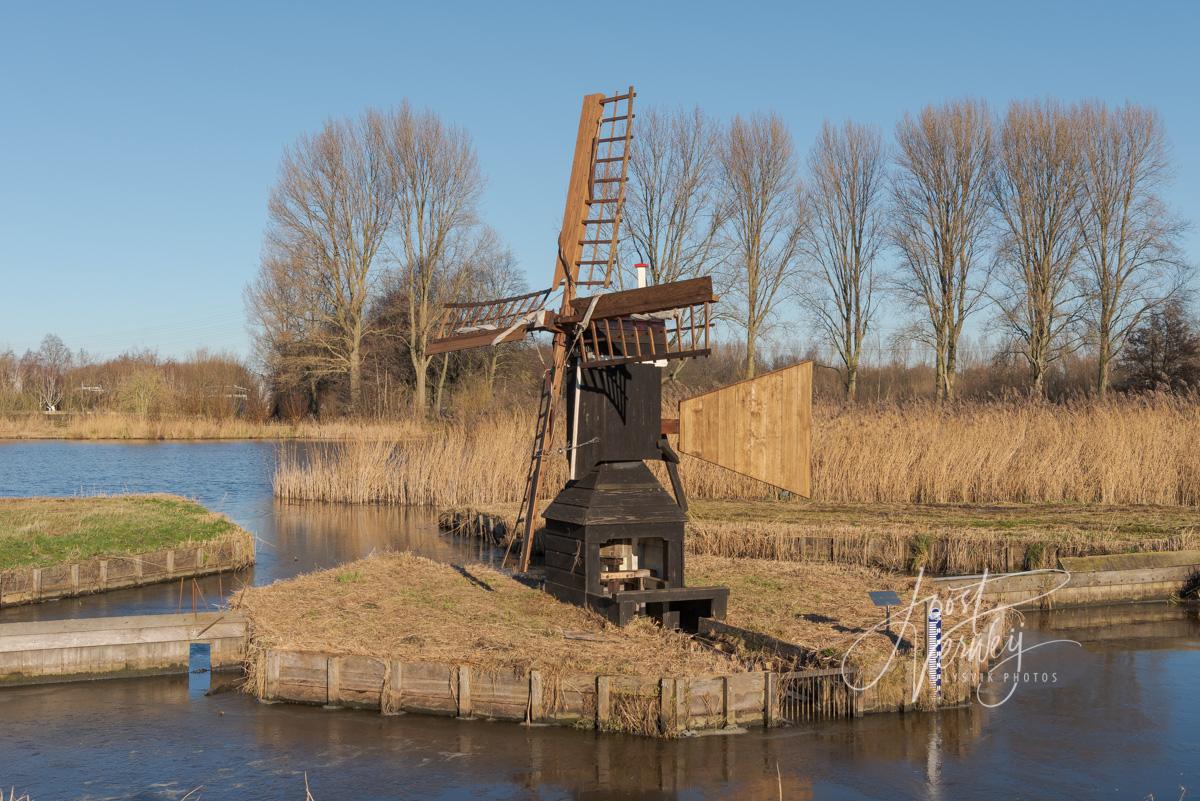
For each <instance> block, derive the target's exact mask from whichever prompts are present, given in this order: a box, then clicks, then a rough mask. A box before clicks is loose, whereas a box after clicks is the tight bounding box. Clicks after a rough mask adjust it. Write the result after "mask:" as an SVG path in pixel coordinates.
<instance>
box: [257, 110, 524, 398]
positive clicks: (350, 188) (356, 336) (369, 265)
mask: <svg viewBox="0 0 1200 801" xmlns="http://www.w3.org/2000/svg"><path fill="white" fill-rule="evenodd" d="M483 185H484V180H483V174H482V171H481V170H480V167H479V164H478V160H477V158H476V155H475V150H474V147H473V145H472V143H471V140H470V137H469V136H468V135H467V133H466V132H465V131H463V130H461V129H459V128H455V127H453V126H449V125H446V124H445V123H443V122H442V120H441V119H440V118H439V117H438V116H437V115H436V114H434V113H433V112H430V111H423V112H422V111H416V110H414V109H413V108H412V107H410V106H409V105H408V104H407V103H406V104H404V105H401V106H399V107H398V108H396V109H393V110H391V111H386V112H384V111H368V112H366V113H365V114H363V115H362V116H361V117H360V118H359V119H356V120H349V121H345V120H334V121H329V122H327V123H326V124H325V126H324V127H323V128H322V129H321V131H319V132H318V133H316V134H315V135H311V136H304V137H301V138H300V139H299V140H298V141H297V142H296V144H295V145H294V146H292V147H291V148H289V149H287V150H286V151H285V153H284V156H283V160H282V163H281V165H280V171H279V177H278V180H277V182H276V185H275V188H274V190H273V192H272V193H271V199H270V204H269V209H268V214H269V223H268V229H267V234H266V246H265V255H264V257H263V261H262V266H261V268H260V271H259V275H258V277H257V279H256V280H255V281H254V282H253V284H252V285H251V286H250V287H249V289H248V290H247V304H248V308H249V311H250V314H251V317H252V319H253V320H254V321H255V323H256V324H257V327H258V331H259V339H258V341H259V347H260V354H259V355H260V357H261V359H262V361H263V362H264V363H265V365H266V367H267V370H268V372H269V374H270V375H271V376H272V379H273V381H274V382H275V384H276V386H279V385H281V384H282V385H284V386H287V385H303V384H308V385H310V386H312V387H315V386H316V385H317V384H318V383H319V382H321V381H322V379H325V378H328V377H330V376H337V377H344V379H345V382H346V385H347V392H348V397H349V406H350V409H351V410H354V411H361V410H362V405H363V372H364V360H365V347H366V344H367V343H368V342H369V341H371V340H372V339H373V338H374V339H376V340H383V341H386V342H389V343H390V344H391V346H393V347H396V348H397V349H399V350H402V351H403V352H404V353H405V354H407V359H408V361H409V363H410V365H409V366H410V367H411V376H412V380H413V392H412V399H413V406H414V408H415V409H416V410H418V412H419V413H424V410H425V409H426V408H427V405H428V395H429V391H428V384H429V376H430V366H431V361H432V358H433V357H432V356H430V355H429V353H428V342H429V340H430V338H431V337H432V336H433V332H434V331H435V330H436V326H437V325H438V322H439V319H440V318H439V315H440V312H441V309H442V306H443V304H444V303H446V302H448V301H451V300H455V299H457V298H458V297H459V296H460V295H461V294H462V293H463V292H464V291H465V289H466V287H467V286H471V285H475V286H478V285H479V284H481V283H483V284H486V283H488V282H490V283H492V284H498V286H496V287H494V288H495V289H496V290H497V291H505V290H509V289H512V288H514V287H513V286H507V285H506V286H499V284H511V285H516V284H519V278H518V277H517V276H516V274H515V271H514V270H513V269H512V264H511V256H510V255H509V254H508V253H507V252H506V251H505V250H504V249H503V248H502V247H501V245H500V243H499V241H498V239H497V237H496V236H495V234H494V233H492V232H491V231H490V230H488V229H487V228H486V227H484V226H482V225H481V224H480V223H479V220H478V215H477V206H478V201H479V196H480V193H481V192H482V190H483ZM381 299H387V301H388V302H389V303H390V304H391V308H390V309H389V311H388V313H386V314H385V313H376V314H372V305H373V304H378V303H379V301H380V300H381ZM385 323H386V324H385ZM448 364H449V360H447V359H443V360H442V365H441V370H440V371H438V373H437V377H436V378H435V381H436V382H437V389H438V397H439V398H440V389H441V386H442V382H444V380H445V376H446V371H447V369H448Z"/></svg>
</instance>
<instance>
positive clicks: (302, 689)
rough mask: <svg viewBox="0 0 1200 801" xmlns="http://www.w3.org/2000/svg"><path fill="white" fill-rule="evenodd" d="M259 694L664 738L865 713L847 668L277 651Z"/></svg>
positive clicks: (266, 662) (266, 660)
mask: <svg viewBox="0 0 1200 801" xmlns="http://www.w3.org/2000/svg"><path fill="white" fill-rule="evenodd" d="M260 659H261V660H262V667H263V668H265V673H264V675H263V679H262V683H261V685H260V686H259V688H258V689H257V692H258V694H259V696H260V697H261V699H262V700H265V701H292V702H298V703H308V704H320V705H325V706H345V707H357V708H366V709H379V710H380V711H381V712H383V713H384V714H395V713H398V712H418V713H426V714H434V715H448V716H453V717H459V718H482V719H491V720H507V721H513V722H523V723H530V724H532V723H542V724H558V725H567V726H586V727H589V728H595V729H598V730H601V731H621V732H629V733H633V734H641V735H646V736H657V737H674V736H678V735H679V734H681V733H683V732H686V731H700V730H712V729H735V728H743V727H750V726H782V725H787V724H791V723H800V722H807V721H817V720H831V719H836V718H845V717H854V716H857V715H858V714H861V704H859V703H858V701H857V693H856V692H855V691H853V690H851V689H850V687H849V686H848V685H847V684H846V682H845V680H844V679H843V677H842V675H841V672H840V671H837V670H815V671H791V672H787V673H772V672H765V671H755V672H747V673H732V674H728V675H719V676H689V677H666V676H664V677H645V676H600V675H589V674H559V675H548V674H545V673H543V672H541V671H537V670H532V671H528V672H519V671H482V670H480V669H478V668H473V667H471V666H470V665H445V664H437V663H428V662H405V663H402V662H396V661H385V660H382V659H377V658H374V657H367V656H351V655H336V654H327V653H318V652H306V651H290V650H281V649H269V650H267V651H266V652H265V653H263V654H260Z"/></svg>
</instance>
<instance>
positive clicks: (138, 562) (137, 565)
mask: <svg viewBox="0 0 1200 801" xmlns="http://www.w3.org/2000/svg"><path fill="white" fill-rule="evenodd" d="M133 576H134V583H135V584H141V583H142V557H140V556H135V557H133Z"/></svg>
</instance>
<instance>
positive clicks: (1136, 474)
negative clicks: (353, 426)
mask: <svg viewBox="0 0 1200 801" xmlns="http://www.w3.org/2000/svg"><path fill="white" fill-rule="evenodd" d="M532 431H533V423H532V419H531V417H530V416H529V415H528V414H524V413H520V412H513V411H508V412H499V413H496V414H493V415H491V416H486V417H482V418H480V419H479V420H478V421H477V422H473V423H444V424H437V425H433V426H430V427H428V428H426V429H425V430H424V432H423V433H419V434H418V433H414V430H413V429H411V428H410V429H409V430H408V431H406V432H404V434H405V435H404V436H391V437H388V436H385V434H386V431H381V430H378V429H376V430H367V431H363V432H360V433H359V435H358V436H355V437H352V438H350V439H347V440H345V441H343V442H340V443H339V444H336V445H333V446H331V447H330V448H327V449H321V451H320V453H317V454H307V455H305V454H301V453H300V452H299V451H292V452H290V453H289V452H285V453H284V454H283V458H282V459H281V461H280V464H279V468H278V471H277V473H276V476H275V492H276V494H277V495H278V496H280V497H281V498H284V499H290V500H321V501H338V502H351V503H375V502H385V503H411V504H431V505H435V506H454V505H489V504H493V505H494V504H498V503H511V502H514V501H518V500H520V497H521V492H522V489H523V485H524V475H525V466H526V464H527V463H528V459H529V447H530V439H531V436H532ZM555 447H556V448H561V447H562V442H561V438H560V441H559V442H557V444H556V446H555ZM1197 453H1200V404H1197V403H1195V402H1193V401H1185V400H1148V401H1141V400H1138V401H1113V402H1108V403H1086V404H1077V405H1067V406H1052V405H1041V404H1023V403H1020V404H1018V403H989V404H961V405H954V406H947V407H944V408H943V407H938V406H936V405H934V404H928V403H917V404H911V405H904V406H901V405H886V406H851V407H837V406H832V405H818V406H817V408H816V410H815V412H814V432H813V497H814V498H816V499H819V500H822V501H837V502H848V503H864V504H865V503H871V504H874V503H917V504H992V503H1055V504H1060V503H1077V504H1122V505H1126V504H1146V505H1159V506H1164V505H1165V506H1170V505H1182V506H1195V505H1197V504H1198V503H1200V459H1197V457H1196V454H1197ZM545 470H546V472H545V474H544V480H543V482H542V486H543V488H545V490H546V492H547V493H548V494H553V492H554V491H555V490H556V489H557V488H558V487H560V486H562V483H563V481H564V480H565V478H566V461H565V459H564V458H562V455H561V453H554V454H551V455H550V456H549V457H548V458H547V459H546V461H545ZM681 472H682V474H683V479H684V484H685V486H686V488H687V491H688V494H689V496H691V497H693V498H732V499H744V500H763V499H770V498H778V497H779V495H780V493H778V491H776V490H775V489H773V488H772V487H769V486H767V485H765V484H762V483H759V482H756V481H753V480H751V479H748V478H745V477H743V476H739V475H737V474H735V473H732V472H730V471H728V470H725V469H723V468H720V467H717V466H714V465H711V464H707V463H704V462H701V461H699V460H697V459H692V458H690V457H686V456H685V457H684V464H683V465H682V470H681Z"/></svg>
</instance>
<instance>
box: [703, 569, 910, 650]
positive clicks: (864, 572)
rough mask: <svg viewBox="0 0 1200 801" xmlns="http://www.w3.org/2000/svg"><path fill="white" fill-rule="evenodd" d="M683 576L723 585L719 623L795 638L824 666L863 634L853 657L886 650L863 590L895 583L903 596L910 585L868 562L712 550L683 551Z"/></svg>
mask: <svg viewBox="0 0 1200 801" xmlns="http://www.w3.org/2000/svg"><path fill="white" fill-rule="evenodd" d="M687 581H688V583H689V584H696V585H706V584H707V585H711V584H720V585H724V586H726V587H729V609H728V616H727V618H726V622H728V623H730V624H731V625H734V626H740V627H742V628H746V629H751V630H753V631H759V632H762V633H764V634H769V635H771V636H772V637H776V638H778V639H781V640H784V641H785V642H789V643H792V644H793V645H799V646H801V647H802V648H805V649H807V650H809V651H812V652H814V653H816V654H819V655H820V656H821V657H823V658H824V659H825V660H826V663H827V664H828V665H829V666H835V665H836V664H837V662H838V661H839V660H840V659H841V657H842V654H843V653H844V652H845V651H846V650H847V649H848V648H849V647H850V646H851V645H852V644H853V643H854V642H855V641H857V640H859V639H862V638H864V635H865V639H864V640H863V644H864V647H862V648H858V649H855V658H856V660H858V661H862V660H864V659H865V658H867V657H877V656H880V655H883V654H886V653H887V652H888V651H890V650H891V648H892V642H891V641H890V640H889V639H888V638H887V636H886V635H885V634H884V633H883V632H873V631H872V629H873V627H874V626H875V625H876V624H878V623H879V622H880V621H882V620H883V610H882V609H878V608H876V607H875V606H873V605H872V604H871V601H870V600H869V599H868V597H867V592H868V591H869V590H895V591H896V592H898V593H899V594H900V597H901V598H902V599H907V597H908V596H909V595H910V594H911V592H912V588H913V584H914V579H913V578H911V577H909V576H904V575H901V574H898V573H892V572H889V571H884V570H879V569H876V568H870V567H855V566H851V565H816V564H811V563H809V564H805V563H799V562H772V561H767V560H761V559H725V558H722V557H717V556H692V557H689V558H688V563H687Z"/></svg>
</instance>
